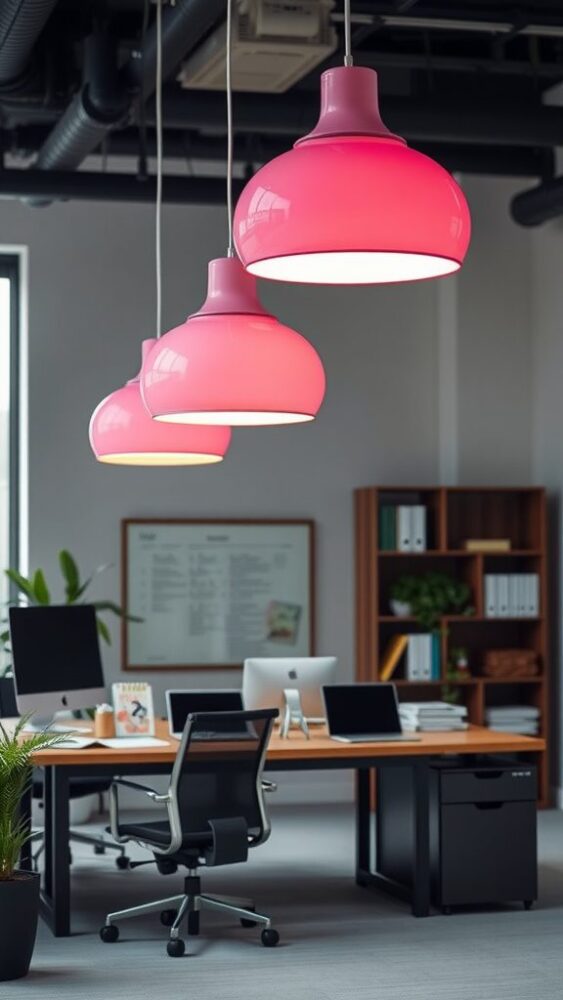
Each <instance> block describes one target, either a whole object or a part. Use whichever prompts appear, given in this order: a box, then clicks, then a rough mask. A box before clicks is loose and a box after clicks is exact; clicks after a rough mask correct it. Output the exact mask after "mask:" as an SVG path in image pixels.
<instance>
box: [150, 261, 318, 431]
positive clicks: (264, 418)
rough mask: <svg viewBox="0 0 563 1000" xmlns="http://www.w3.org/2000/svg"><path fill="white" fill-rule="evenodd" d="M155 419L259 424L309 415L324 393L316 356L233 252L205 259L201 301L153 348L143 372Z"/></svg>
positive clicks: (292, 420) (304, 418)
mask: <svg viewBox="0 0 563 1000" xmlns="http://www.w3.org/2000/svg"><path fill="white" fill-rule="evenodd" d="M141 392H142V395H143V399H144V402H145V405H146V407H147V409H148V410H149V412H150V413H151V414H152V415H153V417H154V418H155V421H156V422H157V423H160V425H162V422H169V423H181V424H184V423H188V424H208V425H209V424H229V425H232V426H234V425H239V426H241V425H244V426H252V425H254V426H259V425H266V424H289V423H300V422H303V421H307V420H313V418H314V417H315V416H316V414H317V412H318V410H319V407H320V405H321V403H322V400H323V396H324V392H325V376H324V371H323V366H322V363H321V360H320V358H319V356H318V354H317V352H316V351H315V349H314V348H313V347H312V345H311V344H310V343H309V342H308V341H307V340H305V338H304V337H302V336H301V335H300V334H299V333H296V331H295V330H291V329H290V328H289V327H287V326H284V325H283V324H282V323H279V322H278V320H277V319H275V317H274V316H271V315H270V314H269V313H267V312H266V310H265V309H264V307H263V306H262V304H261V302H260V301H259V299H258V296H257V291H256V281H255V279H254V278H253V277H252V276H251V275H250V274H247V273H246V272H245V271H244V269H243V268H242V266H241V264H240V261H239V260H238V259H237V258H236V257H221V258H219V259H217V260H212V261H210V262H209V287H208V295H207V299H206V300H205V303H204V304H203V306H202V307H201V309H200V310H199V312H197V313H194V314H193V315H191V316H189V317H188V319H187V320H186V322H185V323H182V325H181V326H177V327H176V328H175V329H173V330H170V331H169V333H167V334H165V336H164V337H162V338H161V339H160V340H158V341H157V342H156V343H155V345H154V347H153V348H152V350H151V352H150V354H149V356H148V358H147V360H146V362H145V364H144V365H143V371H142V377H141Z"/></svg>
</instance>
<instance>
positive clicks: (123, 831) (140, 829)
mask: <svg viewBox="0 0 563 1000" xmlns="http://www.w3.org/2000/svg"><path fill="white" fill-rule="evenodd" d="M107 829H108V833H111V830H110V828H109V827H108V828H107ZM119 834H120V836H122V837H131V838H132V839H133V840H141V841H143V843H145V844H157V845H158V846H159V847H166V846H167V845H168V844H169V843H170V840H171V833H170V824H169V822H168V820H165V819H163V820H156V821H154V822H152V823H120V824H119ZM212 844H213V834H212V833H211V830H209V831H201V832H199V833H185V834H184V836H183V839H182V847H181V850H182V849H185V848H190V847H191V848H195V847H197V848H205V847H210V846H212Z"/></svg>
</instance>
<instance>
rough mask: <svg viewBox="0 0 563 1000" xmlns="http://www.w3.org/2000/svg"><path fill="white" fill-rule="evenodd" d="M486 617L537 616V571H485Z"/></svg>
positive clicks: (538, 600)
mask: <svg viewBox="0 0 563 1000" xmlns="http://www.w3.org/2000/svg"><path fill="white" fill-rule="evenodd" d="M484 597H485V615H486V617H487V618H537V616H538V615H539V604H540V586H539V577H538V574H537V573H486V574H485V595H484Z"/></svg>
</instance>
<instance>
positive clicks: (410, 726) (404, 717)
mask: <svg viewBox="0 0 563 1000" xmlns="http://www.w3.org/2000/svg"><path fill="white" fill-rule="evenodd" d="M399 715H400V718H401V725H402V727H403V730H404V731H405V732H417V731H418V732H421V733H438V732H444V733H451V732H456V731H460V730H463V729H467V721H466V718H467V709H466V707H465V705H450V704H449V703H448V702H447V701H404V702H401V704H400V705H399Z"/></svg>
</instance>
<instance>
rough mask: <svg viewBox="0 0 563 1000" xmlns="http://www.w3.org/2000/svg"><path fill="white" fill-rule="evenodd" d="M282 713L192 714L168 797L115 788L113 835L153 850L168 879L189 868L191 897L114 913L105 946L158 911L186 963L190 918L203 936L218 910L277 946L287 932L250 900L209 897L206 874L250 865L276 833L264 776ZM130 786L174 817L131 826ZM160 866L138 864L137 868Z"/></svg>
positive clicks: (187, 893) (174, 953)
mask: <svg viewBox="0 0 563 1000" xmlns="http://www.w3.org/2000/svg"><path fill="white" fill-rule="evenodd" d="M277 715H278V710H277V709H275V708H274V709H264V710H261V711H256V712H215V713H194V714H190V715H189V716H188V719H187V721H186V725H185V728H184V732H183V734H182V739H181V741H180V745H179V747H178V753H177V754H176V760H175V762H174V765H173V768H172V774H171V776H170V784H169V787H168V791H167V792H166V794H164V795H159V794H157V792H155V791H154V790H153V789H152V788H148V787H147V786H146V785H140V784H138V783H137V782H133V781H126V780H125V779H123V778H117V779H115V780H114V782H113V784H112V786H111V790H110V818H111V825H110V830H111V833H112V835H113V836H114V837H115V839H116V841H117V842H118V843H120V844H125V843H127V842H128V841H131V840H133V841H135V842H136V843H137V844H139V845H140V846H141V847H144V848H146V849H147V850H148V851H151V852H152V853H153V855H154V862H156V865H157V868H158V870H159V872H160V873H161V874H162V875H169V874H173V873H174V872H176V871H177V869H178V866H179V865H182V866H184V867H185V868H187V869H188V875H187V876H186V877H185V879H184V891H183V892H182V893H181V894H179V895H177V896H172V897H169V898H167V899H159V900H156V901H155V902H152V903H145V904H143V905H141V906H133V907H131V908H129V909H127V910H120V911H117V912H115V913H108V915H107V916H106V921H105V924H104V926H103V927H102V928H101V930H100V937H101V939H102V941H105V942H107V943H109V942H113V941H117V939H118V937H119V930H118V927H117V926H116V925H117V922H118V921H120V920H127V919H129V918H130V917H136V916H141V915H143V914H145V913H158V912H159V911H160V919H161V922H162V923H163V924H164V925H165V926H166V927H170V937H169V941H168V944H167V952H168V954H169V955H170V956H171V958H180V957H181V956H182V955H183V954H184V951H185V943H184V941H183V940H182V938H181V937H180V936H179V934H180V927H181V924H182V921H183V920H184V918H186V922H187V933H188V934H198V933H199V913H200V910H204V909H205V910H217V911H219V912H222V913H229V914H231V915H232V916H235V917H237V918H238V919H239V920H240V922H241V924H242V926H243V927H254V926H255V925H256V924H262V925H263V927H264V929H263V930H262V944H263V945H264V946H265V947H267V948H272V947H274V946H275V945H276V944H277V943H278V941H279V934H278V932H277V931H276V930H274V928H273V927H271V925H270V919H269V917H266V916H263V915H262V914H261V913H256V911H255V909H254V905H253V903H252V901H250V900H242V899H233V898H227V897H220V896H209V895H207V894H206V893H204V892H202V889H201V881H200V876H199V874H198V868H199V866H200V865H205V866H208V867H212V866H216V865H230V864H236V863H238V862H242V861H247V860H248V849H249V848H250V847H257V846H258V845H259V844H263V843H264V841H266V840H267V839H268V837H269V835H270V823H269V820H268V817H267V814H266V809H265V805H264V791H265V790H267V788H265V787H264V786H268V785H270V787H275V786H271V783H269V782H263V780H262V771H263V768H264V759H265V756H266V749H267V747H268V741H269V739H270V733H271V730H272V726H273V722H274V719H275V718H276V716H277ZM120 785H124V786H126V787H127V788H135V789H137V790H138V791H142V792H144V793H145V794H146V795H147V796H148V797H149V798H150V799H152V800H153V802H156V803H161V804H162V805H164V806H165V807H166V811H167V819H165V820H156V821H155V820H153V819H147V820H143V821H141V822H136V823H123V822H122V821H121V819H120V816H119V802H118V788H119V786H120ZM154 862H148V861H144V862H143V861H139V862H132V863H131V864H130V867H131V868H134V867H137V865H142V864H151V863H154Z"/></svg>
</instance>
